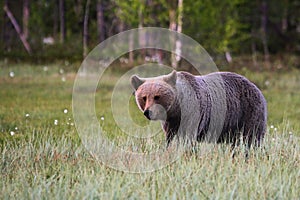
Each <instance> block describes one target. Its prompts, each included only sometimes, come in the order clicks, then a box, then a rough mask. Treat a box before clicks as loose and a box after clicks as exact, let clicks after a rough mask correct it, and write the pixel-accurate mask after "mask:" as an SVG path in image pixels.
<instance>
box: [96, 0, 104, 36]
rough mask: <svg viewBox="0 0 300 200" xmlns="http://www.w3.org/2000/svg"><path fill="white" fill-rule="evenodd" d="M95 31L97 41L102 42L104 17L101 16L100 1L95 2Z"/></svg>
mask: <svg viewBox="0 0 300 200" xmlns="http://www.w3.org/2000/svg"><path fill="white" fill-rule="evenodd" d="M97 31H98V40H99V42H102V41H103V40H104V39H105V35H104V31H105V29H104V15H103V3H102V1H101V0H98V1H97Z"/></svg>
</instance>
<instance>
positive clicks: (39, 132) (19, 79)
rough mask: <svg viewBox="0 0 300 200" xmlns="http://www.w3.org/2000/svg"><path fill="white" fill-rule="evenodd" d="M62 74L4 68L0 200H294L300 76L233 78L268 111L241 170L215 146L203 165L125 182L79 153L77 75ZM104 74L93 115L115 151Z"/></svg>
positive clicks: (193, 159) (299, 160) (109, 83)
mask: <svg viewBox="0 0 300 200" xmlns="http://www.w3.org/2000/svg"><path fill="white" fill-rule="evenodd" d="M68 68H69V66H67V65H66V64H65V63H61V64H59V63H58V64H53V65H48V66H45V65H26V64H25V65H23V64H22V65H21V64H5V63H1V68H0V69H1V70H0V88H1V89H0V97H1V104H0V144H1V148H0V151H1V161H0V162H1V182H0V188H1V189H0V190H1V191H0V199H9V198H15V199H28V198H31V199H32V198H33V199H45V198H56V199H74V198H75V199H83V198H89V199H95V198H96V199H114V198H132V199H134V198H138V199H145V198H146V199H156V198H160V199H161V198H164V199H165V198H166V199H170V198H172V199H173V198H175V199H184V198H185V199H192V198H194V199H199V198H200V199H229V198H231V199H232V198H240V199H275V198H276V199H298V198H299V197H300V191H299V188H300V181H299V180H300V173H299V166H300V140H299V136H300V125H299V120H300V71H298V70H289V71H284V70H282V71H276V72H268V71H264V72H252V71H249V70H245V69H241V70H240V71H239V73H241V74H242V75H244V76H246V77H247V78H248V79H250V80H251V81H253V82H255V83H256V84H257V85H258V87H259V88H261V89H262V91H263V94H264V95H265V97H266V99H267V102H268V110H269V117H268V132H267V134H266V138H265V139H266V140H265V142H264V149H258V150H255V151H252V153H251V154H250V157H249V159H248V161H247V162H245V159H244V156H243V153H242V152H240V153H239V154H237V156H236V157H235V158H234V159H233V158H232V157H231V153H230V148H229V147H228V146H226V145H220V146H217V147H215V148H214V149H213V150H212V152H211V153H209V154H206V156H199V155H197V154H195V153H192V152H186V153H184V154H183V156H182V157H181V158H180V159H179V160H178V161H176V162H174V163H173V164H171V165H169V166H167V167H165V168H163V169H161V170H158V171H156V172H152V173H142V174H131V173H124V172H120V171H116V170H113V169H111V168H108V167H107V166H105V165H104V164H102V163H99V162H96V161H95V160H94V159H93V158H92V157H91V156H90V155H89V153H88V152H87V151H86V150H85V149H84V148H83V146H82V145H81V143H80V138H79V137H78V135H77V132H76V129H75V126H74V120H73V115H72V114H73V113H72V89H73V81H74V78H75V72H73V71H68ZM107 73H108V74H109V77H110V78H109V79H104V80H103V81H104V84H103V85H102V86H99V90H97V93H96V99H97V101H96V102H97V105H96V109H97V113H98V118H99V121H100V123H102V124H103V126H104V129H105V130H106V132H107V134H108V136H109V137H111V138H114V139H116V140H118V142H120V144H122V142H123V140H124V139H123V138H124V137H123V135H122V134H121V133H120V132H121V131H120V130H118V129H116V128H115V124H114V121H113V118H112V114H111V112H110V95H111V91H112V89H113V85H114V83H115V81H117V80H118V76H120V75H121V73H120V72H113V71H109V72H107ZM130 108H131V109H133V111H132V112H136V116H137V117H136V119H135V120H136V121H138V122H139V123H141V124H143V123H147V121H146V120H145V119H144V117H143V116H142V114H140V112H139V111H138V109H137V107H136V105H135V103H134V99H133V98H132V99H131V103H130ZM134 109H136V110H134ZM139 114H140V115H139ZM163 138H164V137H163V135H161V134H160V135H159V136H158V137H157V139H156V140H153V141H152V142H155V141H163ZM127 145H128V144H127ZM134 145H135V147H137V148H138V149H141V150H140V151H143V152H146V151H148V150H149V148H150V147H149V146H147V142H145V141H143V140H141V141H139V142H137V143H136V144H134ZM158 145H161V143H160V142H158ZM128 148H131V147H130V144H129V146H128ZM241 151H242V150H241ZM129 165H130V163H129Z"/></svg>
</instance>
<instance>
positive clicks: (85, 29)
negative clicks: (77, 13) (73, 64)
mask: <svg viewBox="0 0 300 200" xmlns="http://www.w3.org/2000/svg"><path fill="white" fill-rule="evenodd" d="M89 10H90V0H87V1H86V4H85V12H84V21H83V58H85V57H86V56H87V54H88V44H87V43H88V36H89V30H88V29H89V26H88V22H89Z"/></svg>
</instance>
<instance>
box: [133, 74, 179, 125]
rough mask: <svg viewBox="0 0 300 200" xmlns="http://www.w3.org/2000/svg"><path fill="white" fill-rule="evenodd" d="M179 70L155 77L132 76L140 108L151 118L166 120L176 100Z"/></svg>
mask: <svg viewBox="0 0 300 200" xmlns="http://www.w3.org/2000/svg"><path fill="white" fill-rule="evenodd" d="M176 79H177V72H176V71H175V70H174V71H173V72H172V73H170V74H168V75H164V76H158V77H154V78H140V77H138V76H136V75H133V76H132V77H131V85H132V87H133V89H134V91H135V99H136V102H137V105H138V107H139V109H140V110H141V111H142V112H144V115H145V116H146V117H147V118H148V119H149V120H163V121H164V120H166V119H167V115H168V112H169V110H170V109H171V107H172V106H173V104H174V102H175V101H176V94H177V92H176Z"/></svg>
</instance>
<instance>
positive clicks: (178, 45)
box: [175, 0, 183, 68]
mask: <svg viewBox="0 0 300 200" xmlns="http://www.w3.org/2000/svg"><path fill="white" fill-rule="evenodd" d="M182 15H183V0H178V19H177V24H178V25H177V32H178V33H181V32H182ZM181 45H182V44H181V41H180V40H179V39H178V38H177V40H176V47H175V52H176V55H175V59H176V62H177V63H176V68H178V63H179V62H180V60H181Z"/></svg>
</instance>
